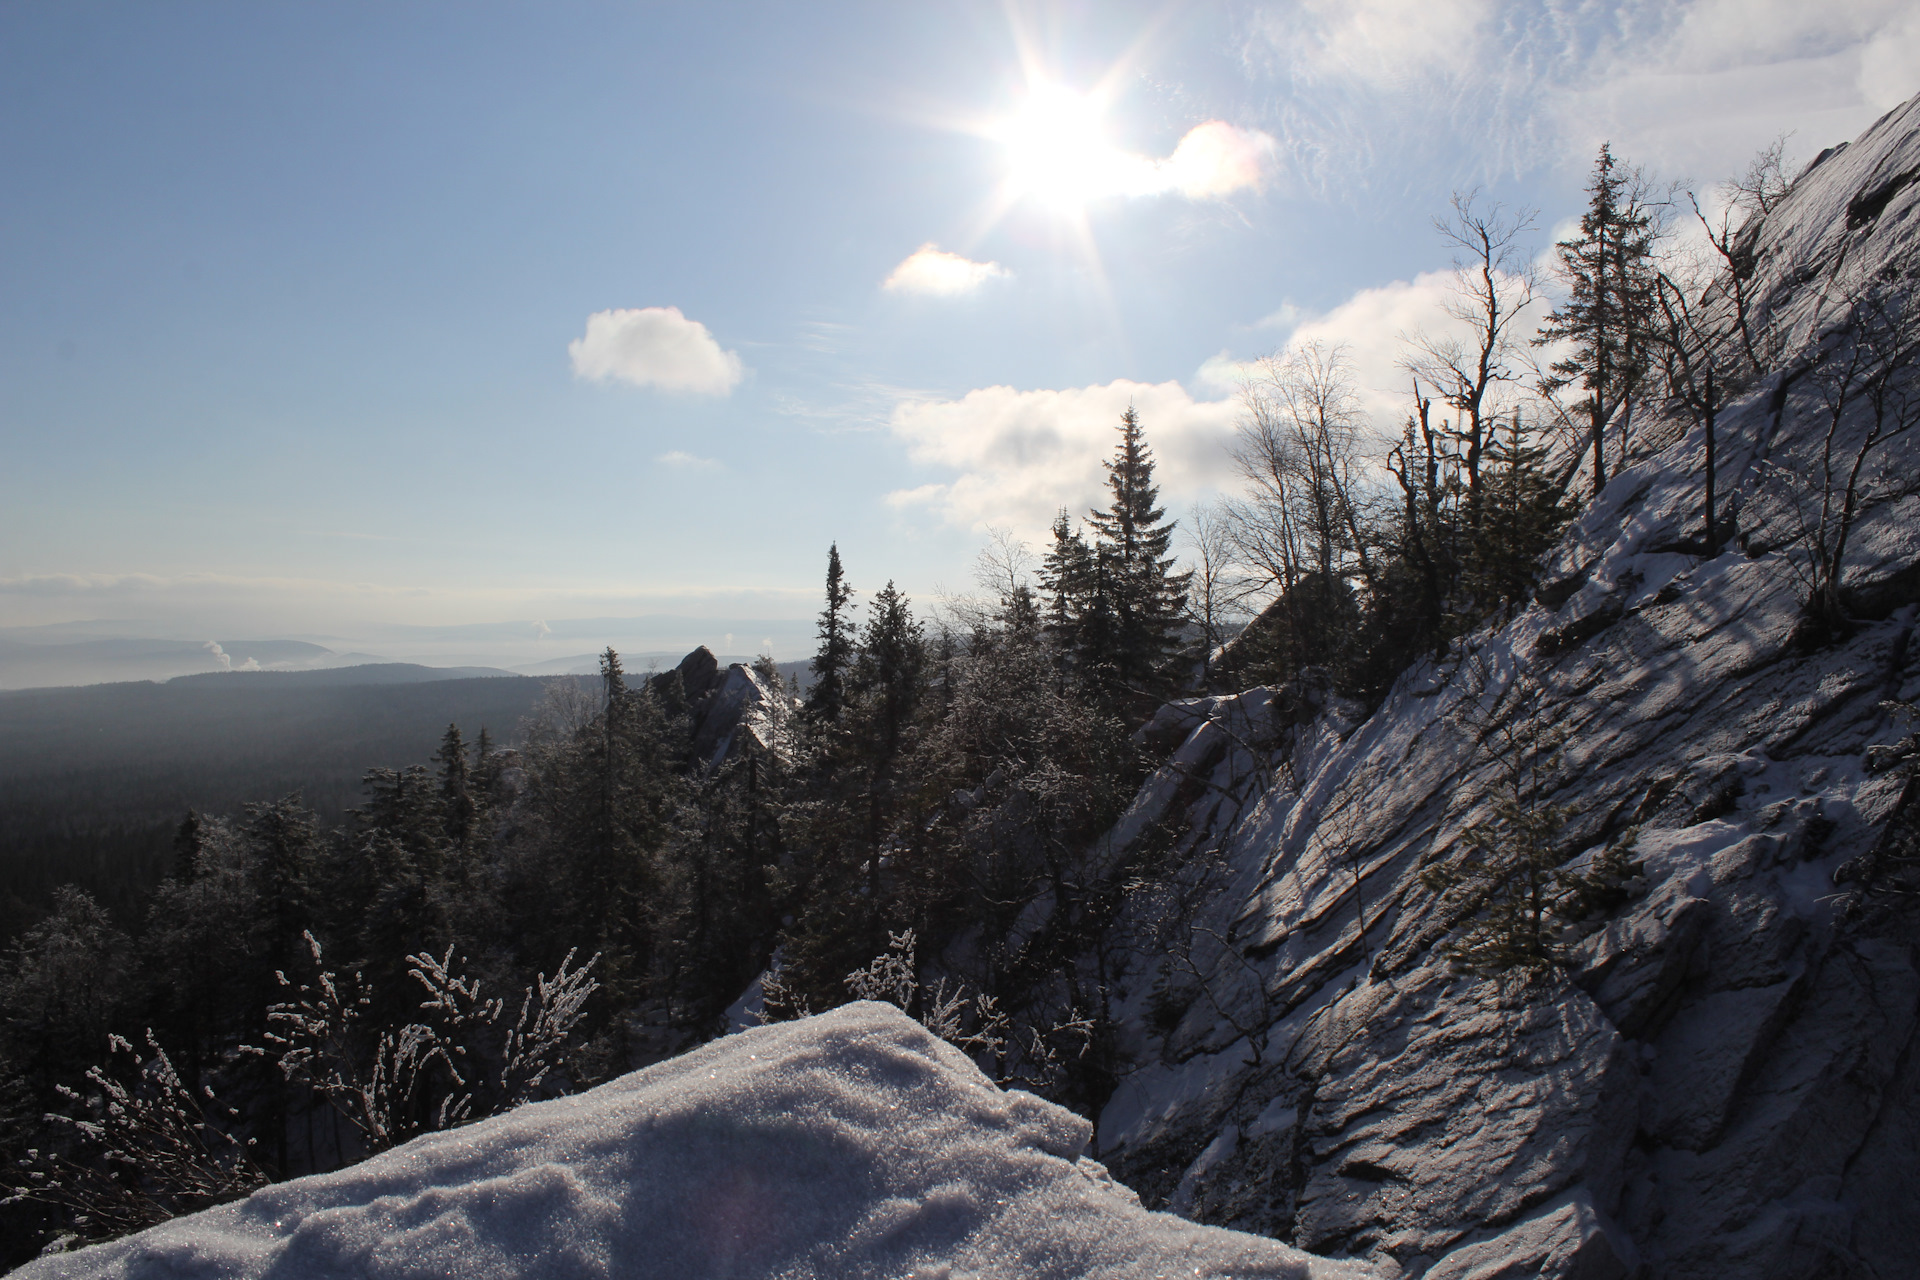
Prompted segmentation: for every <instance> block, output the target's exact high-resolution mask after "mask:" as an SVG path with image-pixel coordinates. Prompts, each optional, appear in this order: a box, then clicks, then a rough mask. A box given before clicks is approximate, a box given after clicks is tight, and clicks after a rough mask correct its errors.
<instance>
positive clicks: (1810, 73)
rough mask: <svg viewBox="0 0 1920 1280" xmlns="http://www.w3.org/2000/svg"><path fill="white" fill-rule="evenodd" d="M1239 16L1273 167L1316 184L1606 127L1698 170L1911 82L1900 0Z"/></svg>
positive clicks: (1528, 151) (1475, 3) (1560, 4)
mask: <svg viewBox="0 0 1920 1280" xmlns="http://www.w3.org/2000/svg"><path fill="white" fill-rule="evenodd" d="M1246 32H1247V34H1246V40H1245V42H1244V44H1243V46H1242V51H1243V55H1244V58H1245V62H1246V65H1247V67H1248V69H1249V70H1250V72H1251V73H1252V74H1253V75H1254V77H1255V79H1256V80H1257V81H1259V82H1262V83H1265V84H1267V85H1269V86H1271V87H1272V88H1273V90H1274V97H1273V100H1272V108H1271V110H1272V115H1271V119H1272V120H1273V122H1274V123H1275V124H1276V125H1277V126H1278V129H1277V132H1278V133H1279V143H1278V145H1279V148H1280V151H1281V153H1282V155H1283V157H1284V159H1285V161H1286V163H1287V165H1288V167H1289V170H1290V171H1291V173H1292V175H1293V176H1294V177H1295V178H1296V179H1297V180H1298V181H1300V182H1301V183H1302V185H1303V186H1305V187H1307V188H1308V189H1310V190H1319V191H1323V192H1330V191H1334V190H1346V191H1349V192H1353V191H1357V190H1360V189H1363V188H1364V187H1366V186H1378V185H1380V184H1381V182H1382V180H1383V179H1382V176H1381V175H1409V177H1408V180H1409V181H1415V180H1417V181H1426V180H1428V179H1429V175H1430V174H1431V172H1432V165H1433V164H1434V163H1435V159H1434V158H1435V157H1444V159H1442V160H1441V161H1440V163H1443V164H1453V165H1455V166H1456V167H1458V168H1459V169H1460V172H1459V173H1458V174H1457V175H1456V176H1457V178H1458V179H1460V180H1464V181H1473V180H1478V179H1479V178H1482V177H1488V176H1495V175H1499V174H1502V173H1512V172H1517V171H1522V170H1526V169H1529V168H1533V167H1535V166H1537V165H1540V164H1543V163H1548V164H1553V163H1563V164H1564V163H1571V164H1574V165H1580V164H1583V163H1584V162H1585V160H1586V159H1587V158H1588V154H1589V153H1590V151H1591V150H1592V148H1593V147H1594V146H1597V144H1598V143H1599V142H1600V141H1601V140H1603V139H1610V140H1611V141H1613V142H1614V143H1615V145H1616V149H1618V150H1619V151H1620V152H1621V153H1623V154H1625V155H1628V156H1630V157H1631V158H1634V159H1637V160H1641V161H1645V162H1647V163H1649V164H1652V165H1654V166H1656V167H1658V168H1660V169H1662V170H1665V171H1667V172H1673V173H1682V174H1689V173H1690V174H1692V175H1693V176H1695V177H1698V178H1701V179H1703V180H1706V181H1711V180H1714V179H1716V178H1718V177H1719V176H1721V175H1722V174H1723V173H1726V172H1731V171H1733V170H1735V169H1737V168H1739V167H1740V166H1741V164H1743V163H1744V161H1745V158H1746V157H1747V156H1749V155H1751V154H1752V153H1753V151H1754V150H1755V149H1756V148H1757V147H1758V146H1760V145H1761V144H1763V143H1765V142H1766V141H1768V140H1769V139H1770V138H1771V137H1773V136H1774V135H1775V134H1777V133H1779V132H1782V131H1784V130H1787V129H1792V128H1796V127H1797V128H1799V129H1800V130H1801V131H1802V134H1803V135H1806V136H1807V137H1808V143H1807V149H1808V151H1809V152H1811V151H1812V150H1813V149H1816V148H1817V147H1819V146H1821V145H1824V144H1825V143H1827V142H1831V141H1838V140H1840V139H1841V138H1844V137H1848V136H1851V135H1852V134H1853V133H1854V132H1857V131H1858V129H1859V128H1860V127H1862V126H1863V125H1864V124H1865V123H1867V122H1868V121H1870V120H1871V119H1872V118H1873V117H1874V116H1875V115H1878V114H1879V113H1880V112H1882V111H1884V110H1885V109H1887V108H1888V107H1891V106H1893V105H1895V104H1896V103H1898V102H1900V101H1903V100H1904V99H1905V98H1906V97H1907V96H1908V95H1910V94H1912V93H1913V92H1914V91H1915V90H1916V89H1920V75H1916V73H1915V72H1914V70H1913V68H1914V67H1915V66H1920V13H1917V12H1916V10H1915V9H1914V7H1913V5H1912V3H1911V0H1849V2H1848V3H1846V4H1843V5H1810V4H1807V3H1804V0H1678V2H1676V0H1599V2H1598V3H1585V2H1579V0H1298V2H1295V3H1287V4H1270V5H1264V6H1262V7H1260V8H1258V9H1256V10H1254V11H1253V12H1252V14H1251V16H1250V17H1249V19H1248V20H1247V26H1246ZM1829 135H1831V136H1829ZM1463 140H1464V142H1463Z"/></svg>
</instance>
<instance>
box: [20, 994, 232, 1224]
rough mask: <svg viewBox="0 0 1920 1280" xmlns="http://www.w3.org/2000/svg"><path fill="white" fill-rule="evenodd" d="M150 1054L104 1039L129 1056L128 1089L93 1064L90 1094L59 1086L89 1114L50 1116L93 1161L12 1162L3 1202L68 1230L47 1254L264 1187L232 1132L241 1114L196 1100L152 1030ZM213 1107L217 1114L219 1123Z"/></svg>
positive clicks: (31, 1158)
mask: <svg viewBox="0 0 1920 1280" xmlns="http://www.w3.org/2000/svg"><path fill="white" fill-rule="evenodd" d="M147 1047H148V1048H149V1049H151V1050H152V1056H151V1057H150V1058H143V1057H141V1055H140V1054H139V1052H138V1051H136V1050H135V1048H134V1047H133V1045H132V1043H130V1042H129V1041H127V1040H126V1039H125V1038H123V1037H121V1036H117V1035H115V1036H109V1037H108V1038H107V1048H108V1052H109V1054H110V1055H111V1056H113V1057H115V1058H117V1057H119V1056H120V1055H122V1054H124V1055H125V1056H126V1057H127V1058H129V1059H131V1069H130V1072H129V1074H130V1075H131V1076H132V1078H133V1081H134V1082H133V1084H131V1085H128V1084H123V1083H122V1082H121V1081H120V1080H118V1079H116V1078H115V1077H114V1076H112V1075H110V1074H108V1072H107V1071H106V1070H105V1069H104V1068H102V1067H98V1066H96V1067H93V1068H91V1069H89V1070H88V1072H87V1077H86V1078H87V1080H88V1082H89V1083H90V1084H91V1085H92V1086H93V1090H92V1094H93V1096H91V1097H89V1096H86V1095H83V1094H82V1093H81V1092H80V1091H78V1090H76V1089H71V1088H68V1087H67V1086H65V1085H62V1086H60V1087H59V1088H60V1093H61V1094H62V1096H64V1097H65V1098H67V1099H68V1100H69V1101H71V1102H73V1103H76V1104H79V1105H80V1106H83V1107H85V1108H86V1109H87V1111H88V1113H89V1118H86V1119H76V1118H75V1117H72V1116H65V1115H60V1114H57V1113H55V1114H50V1115H49V1116H48V1117H47V1118H48V1119H49V1120H51V1121H54V1122H56V1123H59V1124H62V1125H66V1126H68V1127H69V1128H71V1130H72V1131H73V1132H74V1134H75V1136H76V1137H78V1138H79V1140H80V1144H81V1146H82V1147H86V1148H91V1149H92V1151H93V1157H92V1158H91V1159H89V1160H86V1161H84V1162H83V1161H80V1160H75V1159H72V1158H70V1157H68V1156H66V1155H63V1154H61V1153H58V1152H52V1151H42V1150H38V1149H34V1150H29V1151H28V1152H27V1154H26V1157H25V1158H24V1159H22V1160H21V1161H20V1162H19V1172H18V1173H17V1174H16V1175H15V1181H14V1185H13V1190H12V1192H11V1194H9V1195H7V1196H6V1197H5V1198H4V1199H0V1204H17V1203H33V1204H39V1205H43V1206H45V1207H47V1208H50V1209H53V1210H54V1211H55V1212H56V1213H58V1214H60V1216H61V1217H62V1218H63V1219H64V1220H65V1221H66V1223H67V1225H68V1226H69V1228H70V1231H69V1232H68V1233H66V1234H63V1235H62V1236H60V1237H59V1238H57V1239H56V1240H55V1241H54V1243H53V1245H51V1246H49V1247H50V1248H51V1249H52V1250H53V1251H56V1252H58V1251H59V1250H60V1249H61V1248H63V1247H64V1245H65V1244H66V1243H69V1242H81V1241H91V1240H105V1239H111V1238H113V1237H115V1236H120V1235H126V1234H127V1233H129V1232H133V1231H139V1230H141V1229H142V1228H145V1227H150V1226H152V1225H154V1224H155V1223H158V1222H164V1221H166V1220H167V1219H168V1218H171V1217H174V1216H175V1215H177V1214H182V1213H192V1212H194V1211H195V1210H198V1209H204V1208H207V1207H209V1206H212V1205H216V1204H224V1203H225V1202H227V1201H229V1200H238V1199H240V1198H241V1197H243V1196H246V1195H248V1194H250V1193H251V1192H252V1191H254V1190H255V1189H256V1188H258V1187H261V1186H264V1185H266V1183H267V1181H268V1179H267V1175H266V1172H265V1171H264V1170H263V1169H261V1168H260V1166H259V1165H258V1164H256V1163H255V1162H254V1160H253V1157H252V1155H251V1154H250V1148H251V1147H252V1146H253V1139H251V1138H248V1139H245V1140H242V1139H240V1138H238V1137H236V1136H235V1135H234V1131H235V1130H236V1129H237V1128H238V1125H239V1120H240V1115H239V1112H237V1111H235V1110H234V1109H233V1108H231V1107H227V1106H224V1105H222V1104H221V1103H220V1101H219V1099H217V1098H216V1097H215V1096H214V1094H213V1090H211V1089H209V1088H207V1087H205V1086H204V1085H203V1086H201V1087H200V1090H199V1092H198V1094H196V1093H195V1091H194V1090H193V1089H191V1088H189V1087H188V1086H187V1084H186V1083H185V1082H184V1081H183V1080H181V1079H180V1073H179V1072H178V1071H177V1070H175V1069H174V1065H173V1060H172V1059H171V1058H169V1057H168V1056H167V1053H166V1050H164V1049H162V1048H161V1047H160V1044H159V1042H158V1041H157V1040H156V1039H155V1038H154V1035H153V1032H152V1031H151V1030H149V1031H148V1032H147ZM210 1109H211V1110H213V1111H216V1112H220V1113H224V1114H222V1115H220V1117H219V1118H218V1119H217V1120H216V1119H215V1118H214V1116H213V1115H210V1114H209V1110H210Z"/></svg>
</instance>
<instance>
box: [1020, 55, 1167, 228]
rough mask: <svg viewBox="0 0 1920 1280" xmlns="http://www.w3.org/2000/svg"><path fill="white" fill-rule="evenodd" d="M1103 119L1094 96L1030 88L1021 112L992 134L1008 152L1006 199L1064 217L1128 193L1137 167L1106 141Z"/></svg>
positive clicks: (1055, 87)
mask: <svg viewBox="0 0 1920 1280" xmlns="http://www.w3.org/2000/svg"><path fill="white" fill-rule="evenodd" d="M1104 114H1105V104H1104V102H1102V101H1101V100H1100V99H1099V98H1098V97H1097V96H1096V95H1093V94H1081V93H1075V92H1073V91H1072V90H1070V89H1067V88H1064V87H1062V86H1060V85H1056V84H1049V83H1046V82H1040V83H1035V84H1033V85H1031V87H1030V88H1029V89H1028V91H1027V96H1026V100H1025V101H1024V102H1022V103H1021V104H1020V106H1019V108H1018V109H1017V110H1015V111H1014V113H1013V114H1012V115H1010V116H1007V117H1006V118H1005V119H1003V120H1001V121H999V122H998V123H997V124H996V126H995V127H994V128H993V129H992V130H991V133H992V136H993V137H994V138H995V139H996V140H997V141H999V143H1000V144H1001V146H1002V147H1004V148H1005V150H1006V157H1007V185H1008V187H1009V192H1010V194H1011V195H1012V196H1013V197H1014V198H1015V199H1030V200H1034V201H1037V202H1039V203H1041V204H1043V205H1046V206H1047V207H1049V208H1051V209H1054V210H1056V211H1059V212H1063V213H1065V212H1077V211H1079V210H1080V209H1082V208H1084V207H1085V206H1086V205H1087V204H1089V203H1091V202H1092V201H1095V200H1099V199H1101V198H1103V197H1106V196H1114V195H1120V194H1122V193H1124V192H1126V191H1127V190H1128V189H1129V188H1130V186H1131V185H1132V184H1133V182H1134V180H1135V177H1136V175H1135V174H1133V173H1132V172H1131V170H1132V169H1134V168H1135V167H1137V165H1138V163H1139V162H1138V160H1137V158H1135V157H1132V156H1129V155H1127V154H1126V153H1125V152H1123V151H1121V150H1120V148H1118V147H1116V146H1115V145H1114V144H1113V142H1112V140H1111V139H1110V138H1108V136H1107V133H1106V128H1105V123H1104V121H1103V118H1102V117H1103V116H1104Z"/></svg>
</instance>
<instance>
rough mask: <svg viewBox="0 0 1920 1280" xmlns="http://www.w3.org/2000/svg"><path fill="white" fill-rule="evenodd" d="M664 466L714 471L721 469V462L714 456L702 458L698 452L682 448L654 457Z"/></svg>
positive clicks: (686, 469) (687, 469)
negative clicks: (693, 452)
mask: <svg viewBox="0 0 1920 1280" xmlns="http://www.w3.org/2000/svg"><path fill="white" fill-rule="evenodd" d="M654 461H655V462H657V463H659V464H660V465H661V466H663V467H674V468H676V469H679V470H685V471H713V470H717V469H719V466H720V464H719V462H717V461H715V460H714V459H712V458H702V457H700V456H699V455H698V454H692V453H688V452H686V451H685V450H682V449H673V450H670V451H668V452H666V453H663V454H661V455H660V456H659V457H657V458H655V459H654Z"/></svg>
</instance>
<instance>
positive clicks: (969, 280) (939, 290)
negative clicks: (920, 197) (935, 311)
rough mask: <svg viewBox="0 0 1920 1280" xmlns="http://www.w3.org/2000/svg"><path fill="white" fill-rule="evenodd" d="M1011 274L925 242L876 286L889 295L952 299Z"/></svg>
mask: <svg viewBox="0 0 1920 1280" xmlns="http://www.w3.org/2000/svg"><path fill="white" fill-rule="evenodd" d="M1012 274H1013V273H1012V272H1011V271H1008V270H1007V269H1006V268H1005V267H1003V266H1001V265H1000V264H999V263H997V262H975V261H973V260H972V259H970V258H963V257H961V256H960V255H959V254H957V253H948V252H947V251H946V250H945V249H942V248H941V247H940V246H938V245H936V244H934V243H933V242H932V241H931V240H929V241H928V242H927V243H926V244H923V245H921V246H920V247H919V248H918V249H915V250H914V251H913V252H912V253H910V254H908V255H907V258H906V260H905V261H904V262H902V263H901V264H900V265H899V266H897V267H895V268H894V269H893V272H892V274H891V275H889V276H888V277H887V278H886V279H885V280H883V281H881V282H880V287H881V288H882V289H886V290H888V291H890V292H892V293H915V294H921V295H923V296H926V297H930V298H955V297H959V296H960V295H961V294H967V293H972V292H973V291H974V290H975V289H978V288H979V287H980V286H981V285H983V284H985V283H986V282H987V281H989V280H1004V279H1006V278H1008V277H1009V276H1011V275H1012Z"/></svg>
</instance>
